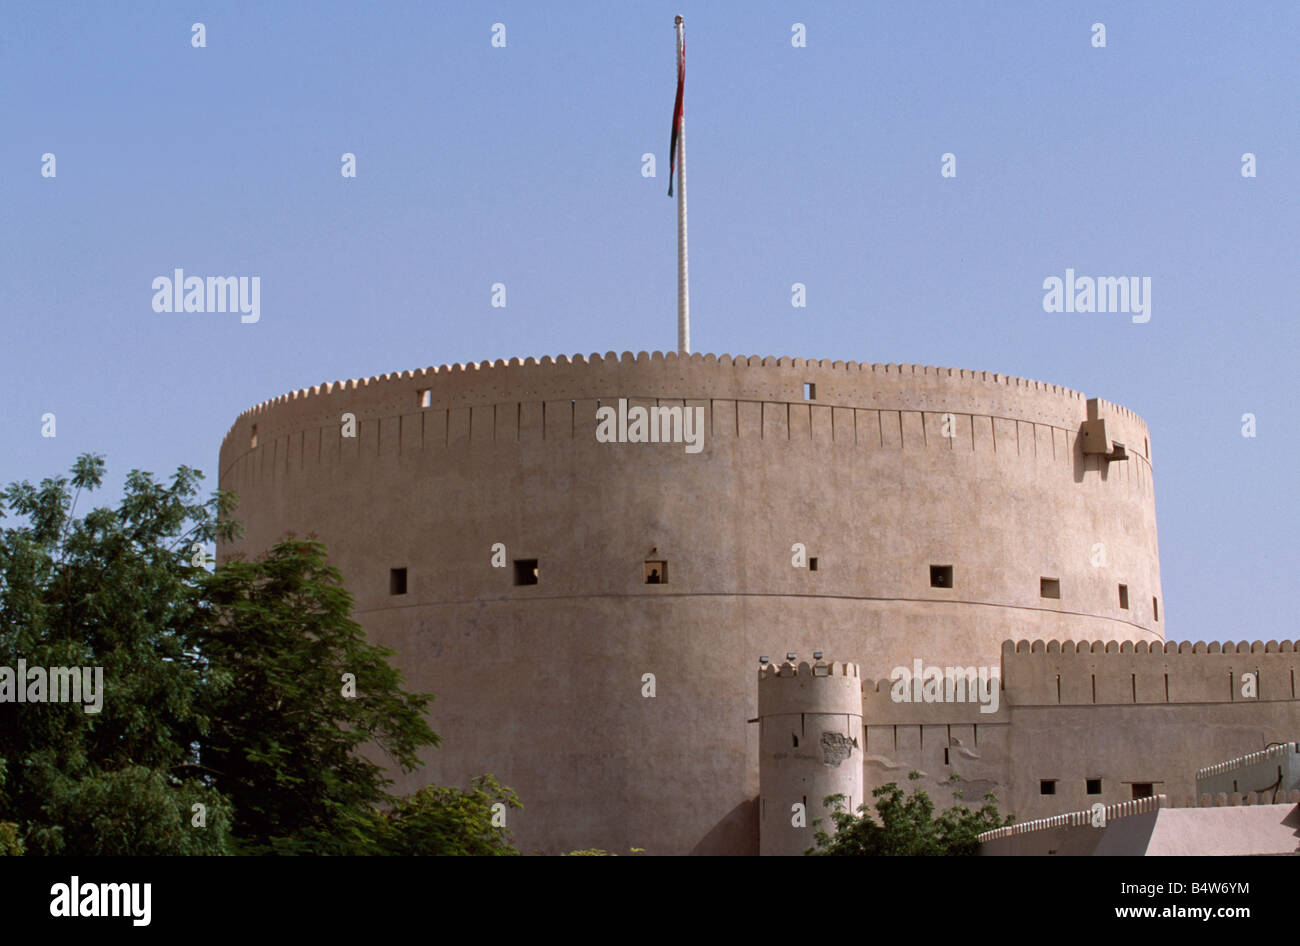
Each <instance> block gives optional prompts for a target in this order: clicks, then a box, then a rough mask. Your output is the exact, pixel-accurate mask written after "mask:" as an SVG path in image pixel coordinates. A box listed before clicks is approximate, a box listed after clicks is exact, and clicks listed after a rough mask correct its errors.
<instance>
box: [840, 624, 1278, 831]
mask: <svg viewBox="0 0 1300 946" xmlns="http://www.w3.org/2000/svg"><path fill="white" fill-rule="evenodd" d="M1250 675H1253V676H1254V679H1253V681H1252V679H1251V676H1250ZM1297 677H1300V653H1298V652H1297V646H1296V644H1295V643H1294V642H1291V641H1281V642H1277V641H1270V642H1267V643H1265V642H1259V641H1257V642H1254V643H1253V644H1252V643H1244V642H1243V643H1217V642H1216V643H1210V644H1205V643H1196V644H1192V643H1169V644H1164V645H1156V646H1152V647H1150V648H1148V647H1147V645H1146V644H1144V643H1138V644H1137V645H1136V646H1135V645H1134V644H1132V643H1131V642H1123V643H1112V644H1102V643H1098V644H1092V643H1085V644H1081V645H1077V644H1074V643H1073V642H1067V643H1065V644H1062V643H1060V642H1055V641H1053V642H1044V641H1034V642H1032V643H1030V642H1028V641H1020V642H1018V643H1017V642H1013V641H1007V642H1006V643H1005V644H1004V645H1003V652H1002V664H1001V685H1002V689H1001V699H1000V701H999V705H998V708H997V711H996V712H995V713H982V712H981V708H980V706H979V705H977V704H974V703H938V702H936V703H919V704H918V703H906V702H898V701H896V700H895V699H894V698H893V693H891V686H890V681H888V680H884V681H869V680H868V681H864V686H863V719H864V726H865V733H864V737H865V742H864V771H865V785H864V791H865V792H866V794H867V795H868V796H869V795H870V793H871V790H872V789H873V788H875V787H877V786H879V785H882V784H884V783H886V782H889V781H897V782H898V783H899V784H903V783H904V781H905V779H906V777H907V774H908V772H910V771H912V770H913V769H915V770H918V771H920V772H922V774H923V778H922V780H921V782H920V786H921V787H923V788H925V789H926V790H927V791H928V792H930V793H931V795H932V797H933V798H934V799H935V801H936V803H937V804H940V805H945V806H946V805H947V804H950V803H951V801H952V795H951V792H950V791H949V789H948V787H947V785H946V782H947V779H948V777H949V776H950V775H951V774H953V773H957V774H958V775H960V776H961V777H962V779H963V781H964V782H966V783H967V785H966V788H965V792H964V799H965V801H966V802H967V803H972V802H974V803H978V802H979V801H980V799H981V798H982V796H983V793H984V792H985V791H992V792H993V793H994V794H996V795H997V798H998V806H999V809H1000V810H1001V811H1002V812H1004V813H1013V814H1015V815H1016V817H1017V818H1018V819H1019V820H1025V819H1029V818H1039V817H1047V816H1051V815H1055V814H1057V813H1059V812H1061V811H1063V810H1071V809H1082V808H1087V807H1089V806H1091V805H1093V804H1096V803H1098V802H1101V803H1103V804H1107V805H1110V804H1118V803H1121V802H1124V801H1129V800H1132V799H1134V798H1136V797H1140V796H1142V795H1143V794H1148V793H1149V794H1161V793H1164V794H1167V795H1169V796H1170V797H1172V798H1177V799H1189V798H1195V797H1196V796H1197V781H1196V775H1197V770H1198V769H1199V768H1201V767H1203V766H1208V765H1211V764H1214V763H1218V762H1221V761H1222V760H1224V759H1231V758H1234V757H1237V756H1240V755H1242V754H1243V753H1247V752H1252V751H1255V750H1260V749H1263V748H1264V747H1265V746H1267V745H1269V744H1270V743H1275V742H1285V741H1288V740H1294V739H1295V738H1296V735H1297V734H1298V733H1300V699H1297V693H1296V690H1295V688H1294V687H1295V681H1296V678H1297ZM1252 693H1253V694H1254V695H1250V694H1252ZM1094 694H1095V696H1094ZM1090 783H1091V784H1090ZM1287 787H1289V786H1287Z"/></svg>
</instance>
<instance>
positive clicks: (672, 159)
mask: <svg viewBox="0 0 1300 946" xmlns="http://www.w3.org/2000/svg"><path fill="white" fill-rule="evenodd" d="M676 22H677V23H678V24H680V23H681V22H682V18H681V17H680V16H679V17H677V19H676ZM685 87H686V37H685V36H683V37H682V41H681V43H680V44H679V45H678V47H677V101H676V102H675V103H674V104H673V133H672V137H671V138H670V139H669V145H668V196H669V197H671V196H673V176H674V174H675V173H676V170H677V135H678V133H679V132H681V130H682V92H683V91H684V89H685Z"/></svg>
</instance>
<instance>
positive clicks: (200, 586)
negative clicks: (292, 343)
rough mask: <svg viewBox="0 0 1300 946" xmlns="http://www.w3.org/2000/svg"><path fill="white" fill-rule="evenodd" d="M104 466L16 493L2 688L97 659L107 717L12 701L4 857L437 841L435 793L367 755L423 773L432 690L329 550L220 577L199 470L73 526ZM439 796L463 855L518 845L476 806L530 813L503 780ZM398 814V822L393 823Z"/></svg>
mask: <svg viewBox="0 0 1300 946" xmlns="http://www.w3.org/2000/svg"><path fill="white" fill-rule="evenodd" d="M103 472H104V463H103V460H102V459H101V458H99V457H96V456H89V455H86V456H82V457H80V458H78V460H77V461H76V463H75V464H74V466H73V468H72V475H71V478H64V477H54V478H49V479H46V480H43V481H42V482H41V484H40V486H32V485H31V484H30V483H27V482H22V483H15V484H12V485H10V486H9V487H8V488H7V489H5V490H4V491H3V492H0V525H3V528H0V687H3V686H5V685H6V681H5V677H4V668H16V667H17V666H18V662H19V661H20V660H24V661H25V662H26V665H27V666H28V667H46V668H48V667H92V668H102V691H101V693H100V696H102V703H101V706H100V709H99V712H87V711H86V710H87V706H85V705H83V704H81V703H75V702H53V701H52V702H43V701H38V702H25V703H22V704H15V703H13V702H12V700H13V694H8V700H9V702H0V854H20V853H24V852H25V853H28V854H60V853H73V854H221V853H270V852H275V853H321V854H330V853H369V852H377V851H380V849H381V846H380V844H379V843H378V840H377V838H378V839H380V840H384V841H387V842H389V843H392V844H394V845H397V846H399V847H400V846H402V845H406V846H407V847H408V848H413V847H415V846H417V845H419V844H421V843H423V842H421V841H420V840H419V838H418V834H419V832H420V831H425V830H427V831H428V832H429V833H430V834H432V832H433V827H432V826H433V825H434V824H435V823H436V821H437V819H436V818H435V817H434V816H433V812H434V810H435V809H436V808H437V806H436V805H432V804H431V803H430V802H429V801H428V800H427V799H426V798H417V799H414V800H406V801H403V800H399V799H393V798H392V797H390V796H389V795H388V794H387V792H386V791H385V787H386V786H387V785H388V780H387V779H385V778H384V777H383V769H382V768H380V766H378V765H377V764H375V763H373V762H371V761H369V760H368V759H366V758H364V757H363V755H362V750H363V748H364V749H365V750H367V751H369V750H375V751H379V752H384V753H387V754H388V756H389V757H390V758H391V759H393V760H394V761H395V763H396V764H397V765H398V766H399V767H401V768H402V769H403V770H408V771H409V770H410V769H411V768H413V767H414V766H415V765H417V764H418V763H419V760H418V752H419V750H420V749H421V748H422V747H424V746H429V745H437V743H438V738H437V736H436V735H435V734H434V733H433V732H432V731H431V730H430V729H429V728H428V726H427V724H426V723H425V721H424V716H423V711H424V708H425V706H426V705H427V703H428V701H429V699H431V697H429V696H427V695H423V694H410V693H406V692H404V691H403V690H402V689H401V685H400V684H401V678H400V675H399V674H398V673H397V671H396V670H394V669H393V668H392V667H390V666H389V665H388V663H387V658H388V656H390V654H391V652H390V651H387V650H384V649H383V648H379V647H375V646H373V645H371V644H369V643H367V642H366V641H365V639H364V638H363V637H362V635H361V631H360V628H359V626H358V625H356V624H355V623H354V622H352V621H351V619H350V613H351V607H352V599H351V598H350V597H349V596H348V594H347V592H346V591H345V590H344V589H343V587H342V582H341V578H340V576H339V574H338V572H337V571H336V570H335V569H333V568H331V567H329V566H328V565H327V564H326V561H325V549H324V547H323V546H322V545H321V544H320V543H317V542H298V541H289V542H285V543H281V544H280V545H278V546H276V547H275V548H274V549H272V550H271V552H270V553H269V554H268V555H267V556H266V557H265V558H264V559H262V560H261V561H259V562H255V563H245V562H232V563H229V564H227V565H223V566H222V567H221V568H219V569H217V570H216V572H215V573H209V571H208V570H207V569H206V568H205V567H203V562H204V559H203V558H202V557H200V556H199V555H198V554H196V544H197V548H198V549H199V550H201V549H203V548H204V547H206V546H207V544H208V543H210V542H212V541H214V540H215V539H218V538H220V539H232V538H234V537H235V536H236V534H237V532H238V527H237V525H236V524H235V523H234V522H233V521H232V520H231V519H230V513H231V511H232V510H233V508H234V502H233V497H231V496H230V495H229V494H227V493H223V492H217V493H216V494H214V495H213V496H212V497H211V498H210V499H208V500H206V501H199V500H197V499H196V497H197V495H198V486H199V482H200V481H201V479H202V474H200V473H199V472H198V471H197V470H194V469H191V468H189V467H181V468H180V469H179V470H178V471H177V473H176V475H175V477H173V478H172V479H171V481H170V482H169V483H166V484H164V483H159V482H157V481H155V480H154V478H153V477H152V476H151V475H150V474H149V473H143V472H140V471H132V472H131V473H130V475H129V476H128V477H127V479H126V484H125V489H124V493H123V498H122V500H121V502H120V503H119V504H118V506H117V507H116V508H97V509H93V510H91V511H90V512H88V513H86V514H85V516H84V517H82V518H77V517H76V515H75V513H76V507H77V503H78V501H79V499H80V496H81V493H82V492H83V491H91V490H94V489H95V488H97V487H98V486H100V484H101V482H102V480H103ZM74 490H75V493H74ZM5 520H7V521H5ZM344 674H352V675H353V679H354V680H355V698H352V697H351V696H350V694H349V695H345V694H344V686H345V683H344V680H343V679H342V678H343V675H344ZM9 682H10V684H11V685H12V682H13V681H12V676H11V678H10V681H9ZM97 702H99V700H98V698H97ZM437 791H447V792H450V791H452V790H435V792H434V794H433V796H432V797H433V798H435V799H437V798H441V799H442V807H443V808H445V809H447V810H448V811H451V812H453V815H454V813H455V812H457V811H459V812H460V814H459V815H454V816H453V815H448V816H447V817H449V818H451V821H452V822H453V824H459V825H460V826H461V828H462V829H463V830H464V831H465V832H466V835H465V837H464V838H461V839H460V840H452V839H454V838H455V831H454V830H453V827H445V828H443V829H442V830H443V834H444V835H445V837H446V838H447V839H448V840H446V841H445V843H444V848H446V849H458V850H477V849H480V848H485V847H490V846H492V844H493V842H494V840H496V841H500V840H501V837H500V836H499V835H497V834H493V833H491V832H487V831H484V830H481V828H480V827H478V826H477V822H475V820H474V818H472V817H470V814H474V813H477V812H479V810H480V808H481V804H480V802H481V798H480V796H482V797H484V798H486V797H493V798H499V799H505V800H507V801H509V800H513V801H514V803H515V804H516V805H517V800H516V799H514V796H513V793H509V792H508V790H507V789H501V788H500V787H499V786H496V784H495V782H492V783H490V784H488V783H484V784H483V785H482V786H477V787H476V788H475V790H474V791H472V792H470V793H467V797H468V798H469V800H468V801H466V800H464V799H461V800H459V801H457V800H455V799H454V798H453V796H452V795H444V796H439V795H437V794H436V793H437ZM494 792H495V793H496V794H495V795H494V794H493V793H494ZM458 806H459V807H458ZM476 806H477V807H476ZM386 812H401V813H402V814H401V815H400V816H399V817H398V818H397V822H393V823H392V824H389V822H391V819H392V817H393V816H392V815H390V814H387V813H386ZM457 817H459V819H460V820H459V821H457V820H456V818H457ZM386 819H387V820H386ZM398 823H400V824H398ZM386 824H388V826H389V827H392V826H393V824H398V827H394V828H393V830H392V831H391V832H387V831H385V830H383V828H384V827H385V825H386ZM487 824H488V826H489V827H490V819H489V821H488V822H487ZM408 825H409V827H408ZM399 827H400V828H401V829H402V830H398V828H399ZM404 839H405V840H404ZM412 839H414V840H412Z"/></svg>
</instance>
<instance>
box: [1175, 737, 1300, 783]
mask: <svg viewBox="0 0 1300 946" xmlns="http://www.w3.org/2000/svg"><path fill="white" fill-rule="evenodd" d="M1296 753H1300V742H1284V743H1281V744H1280V745H1276V746H1269V747H1268V748H1267V749H1260V750H1259V751H1258V752H1249V753H1247V754H1246V755H1242V756H1237V758H1235V759H1229V760H1228V761H1227V762H1218V763H1215V764H1214V765H1207V766H1205V767H1204V768H1200V769H1197V770H1196V778H1197V780H1198V781H1199V780H1200V779H1204V778H1209V777H1210V776H1212V775H1223V774H1224V773H1226V772H1231V771H1233V770H1234V769H1241V768H1245V767H1246V766H1248V765H1255V764H1256V763H1259V762H1265V761H1268V760H1270V759H1282V758H1286V757H1289V756H1292V755H1295V754H1296Z"/></svg>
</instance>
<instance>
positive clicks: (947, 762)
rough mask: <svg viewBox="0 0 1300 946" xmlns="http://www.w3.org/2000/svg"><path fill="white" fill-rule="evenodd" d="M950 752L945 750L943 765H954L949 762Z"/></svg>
mask: <svg viewBox="0 0 1300 946" xmlns="http://www.w3.org/2000/svg"><path fill="white" fill-rule="evenodd" d="M948 751H949V750H948V749H944V750H943V764H944V765H952V763H951V762H950V761H948Z"/></svg>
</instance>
